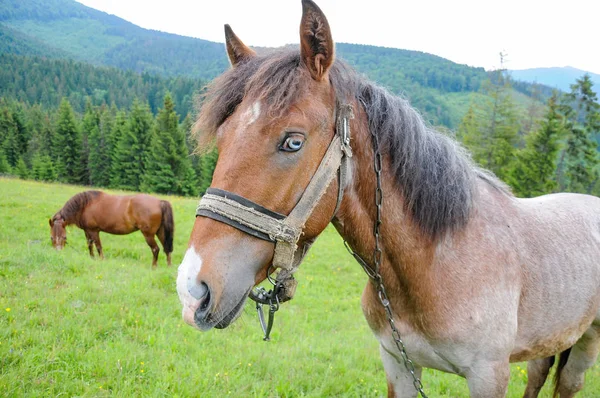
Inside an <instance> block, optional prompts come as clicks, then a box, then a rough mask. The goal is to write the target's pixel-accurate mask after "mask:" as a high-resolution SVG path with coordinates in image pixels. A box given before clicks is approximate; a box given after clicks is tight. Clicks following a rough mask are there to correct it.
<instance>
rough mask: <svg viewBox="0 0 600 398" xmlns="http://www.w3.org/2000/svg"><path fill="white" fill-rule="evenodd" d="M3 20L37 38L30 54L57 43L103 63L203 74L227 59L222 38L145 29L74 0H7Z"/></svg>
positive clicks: (0, 8) (0, 11)
mask: <svg viewBox="0 0 600 398" xmlns="http://www.w3.org/2000/svg"><path fill="white" fill-rule="evenodd" d="M0 23H1V25H3V26H4V28H5V29H6V28H10V29H11V30H12V31H13V32H16V33H17V34H20V35H21V36H20V38H21V39H26V40H27V42H28V43H30V42H33V43H37V45H36V47H35V51H34V52H32V51H29V52H27V53H24V54H27V55H47V56H56V54H55V51H56V49H58V50H60V51H62V52H63V53H64V54H66V56H68V57H70V58H72V59H76V60H79V61H85V62H90V63H94V64H98V65H108V66H115V67H118V68H121V69H129V70H134V71H137V72H149V73H156V74H161V75H165V76H180V75H185V76H189V77H196V78H202V79H212V78H213V77H215V76H216V75H218V74H219V73H221V72H222V71H223V70H224V69H225V68H226V67H227V65H228V63H227V59H226V58H225V55H224V54H223V44H220V43H213V42H209V41H206V40H200V39H192V38H189V37H183V36H178V35H173V34H168V33H163V32H158V31H153V30H147V29H143V28H140V27H138V26H136V25H134V24H132V23H130V22H128V21H125V20H123V19H121V18H118V17H116V16H114V15H109V14H106V13H104V12H101V11H97V10H94V9H92V8H89V7H86V6H84V5H83V4H80V3H77V2H75V1H73V0H49V1H46V0H4V1H3V2H2V3H1V4H0ZM3 41H5V38H4V37H3V38H0V48H3V47H5V45H4V44H3ZM44 51H46V53H44Z"/></svg>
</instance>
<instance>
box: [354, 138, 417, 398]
mask: <svg viewBox="0 0 600 398" xmlns="http://www.w3.org/2000/svg"><path fill="white" fill-rule="evenodd" d="M371 137H372V139H373V150H374V152H375V155H374V159H373V169H374V170H375V176H376V177H377V186H376V188H375V207H376V208H377V217H376V219H375V223H374V226H373V235H374V237H375V249H374V250H373V265H374V267H375V268H372V267H371V266H369V265H368V264H367V262H366V261H365V260H364V259H363V258H362V257H360V256H359V255H358V254H357V253H355V252H354V251H353V250H352V249H351V248H350V246H348V244H347V243H346V242H345V241H344V245H345V246H346V249H348V251H349V252H350V254H352V255H353V256H354V258H355V259H356V260H357V261H358V262H359V264H360V265H361V266H362V267H363V269H364V270H365V272H366V273H367V275H368V276H369V278H371V279H372V280H373V281H375V283H376V284H377V296H378V297H379V301H380V302H381V305H383V308H384V309H385V313H386V316H387V320H388V322H389V324H390V328H391V329H392V337H393V338H394V342H395V343H396V347H398V351H400V356H401V357H402V361H403V362H404V367H405V368H406V370H407V371H408V372H409V373H410V375H411V376H412V379H413V386H414V387H415V390H417V392H418V393H419V395H421V397H423V398H427V395H426V394H425V391H423V383H422V382H421V380H420V379H419V378H418V377H417V375H416V374H415V365H414V364H413V362H412V361H411V360H410V358H409V357H408V354H407V353H406V347H405V346H404V342H403V341H402V337H401V336H400V332H399V331H398V329H397V328H396V324H395V322H394V317H393V313H392V308H391V306H390V300H389V299H388V296H387V293H386V291H385V286H384V285H383V278H382V276H381V273H380V268H381V259H382V255H383V252H382V250H381V244H380V242H379V235H380V234H379V231H380V227H381V222H382V221H381V208H382V206H383V189H382V187H381V170H382V168H383V167H382V164H383V162H382V160H381V152H379V139H378V137H377V134H375V132H374V131H373V130H371Z"/></svg>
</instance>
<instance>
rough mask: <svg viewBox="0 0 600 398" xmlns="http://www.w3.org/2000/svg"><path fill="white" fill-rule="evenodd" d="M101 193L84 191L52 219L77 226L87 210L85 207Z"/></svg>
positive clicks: (70, 200)
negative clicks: (84, 210) (83, 212)
mask: <svg viewBox="0 0 600 398" xmlns="http://www.w3.org/2000/svg"><path fill="white" fill-rule="evenodd" d="M101 193H102V192H101V191H84V192H80V193H78V194H76V195H75V196H73V197H72V198H71V199H69V200H67V203H65V205H64V206H63V207H62V209H60V210H59V211H58V212H57V213H56V214H55V215H54V217H52V219H53V220H57V219H60V218H62V219H63V220H65V221H66V222H68V223H69V224H72V223H75V224H76V223H77V222H78V221H79V216H80V215H81V212H82V211H83V209H85V207H86V206H87V205H88V204H89V203H90V202H91V201H93V200H94V199H95V198H96V197H97V196H98V195H100V194H101Z"/></svg>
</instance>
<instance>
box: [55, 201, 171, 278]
mask: <svg viewBox="0 0 600 398" xmlns="http://www.w3.org/2000/svg"><path fill="white" fill-rule="evenodd" d="M57 220H62V222H59V223H58V224H60V226H61V228H63V229H64V227H66V226H68V225H70V224H74V225H77V226H78V227H79V228H81V229H83V230H84V232H85V235H86V239H87V241H88V249H89V252H90V256H92V257H93V256H94V252H93V245H94V244H95V245H96V249H97V251H98V255H99V256H100V257H103V256H104V255H103V252H102V243H101V241H100V236H99V233H100V232H107V233H109V234H115V235H126V234H130V233H132V232H135V231H138V230H139V231H141V232H142V234H143V235H144V238H145V239H146V242H147V243H148V245H149V246H150V249H151V250H152V253H153V261H152V266H154V267H155V266H156V262H157V259H158V253H159V248H158V245H157V243H156V241H155V239H154V236H155V235H156V236H158V238H159V240H160V241H161V243H162V245H163V248H164V249H165V252H166V254H167V263H168V264H169V265H171V252H172V251H173V229H174V223H173V214H172V209H171V205H170V204H169V202H167V201H164V200H159V199H157V198H155V197H153V196H150V195H146V194H136V195H109V194H106V193H104V192H100V191H86V192H82V193H80V194H77V195H75V196H74V197H73V198H71V199H70V200H69V201H68V202H67V203H66V204H65V206H64V207H63V208H62V209H61V210H59V211H58V212H57V213H56V214H55V215H54V217H53V218H52V219H51V220H50V221H51V222H50V225H51V227H53V228H54V226H53V224H54V225H56V224H57V223H56V221H57Z"/></svg>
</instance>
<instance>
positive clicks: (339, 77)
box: [177, 0, 600, 397]
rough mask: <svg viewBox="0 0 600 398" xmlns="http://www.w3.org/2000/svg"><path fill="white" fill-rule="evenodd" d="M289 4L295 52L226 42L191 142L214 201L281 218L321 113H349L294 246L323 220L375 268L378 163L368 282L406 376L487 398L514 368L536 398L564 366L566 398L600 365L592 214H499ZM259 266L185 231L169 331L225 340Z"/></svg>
mask: <svg viewBox="0 0 600 398" xmlns="http://www.w3.org/2000/svg"><path fill="white" fill-rule="evenodd" d="M302 5H303V16H302V21H301V24H300V41H301V45H300V52H299V53H292V52H289V53H288V52H282V53H276V54H273V55H269V54H267V55H261V56H259V55H256V54H255V53H254V52H253V51H252V50H250V49H249V48H247V47H246V46H245V45H244V44H243V43H242V42H241V41H240V40H239V39H238V38H237V36H235V34H233V32H232V31H231V29H230V28H229V27H226V46H227V51H228V54H229V57H230V61H231V63H232V65H233V68H232V69H231V70H229V71H228V72H226V73H225V74H224V75H223V76H221V77H219V78H217V79H216V80H215V81H214V82H213V83H212V84H211V86H210V87H209V90H208V91H207V98H206V100H205V101H204V103H203V108H202V111H201V113H200V117H199V120H198V121H197V123H196V127H195V128H196V129H197V130H201V131H202V132H203V134H205V135H206V136H208V138H213V139H216V142H217V147H218V150H219V159H218V162H217V165H216V168H215V173H214V176H213V182H212V187H213V188H217V189H219V190H221V191H226V192H230V193H235V194H236V195H237V196H238V197H242V198H243V199H244V200H246V202H248V201H249V202H250V203H252V202H253V206H255V205H259V206H260V207H262V208H266V209H268V210H270V211H274V212H277V213H280V214H281V215H284V214H287V215H289V214H290V212H293V211H294V210H295V205H296V204H297V203H298V202H299V200H301V198H303V195H304V193H305V192H304V191H305V190H306V189H307V186H309V182H310V181H311V178H312V177H313V176H314V175H315V173H316V172H317V169H318V168H320V162H321V159H323V157H324V154H325V153H326V151H328V145H329V144H330V143H331V142H333V139H334V138H335V137H336V134H337V131H338V128H337V127H338V125H337V122H336V117H335V114H336V112H337V109H338V108H337V103H338V102H342V103H345V104H349V105H351V106H352V108H353V109H354V116H355V117H354V119H353V120H351V121H350V122H349V123H350V127H351V128H350V130H351V131H352V136H351V138H352V139H351V141H350V145H351V148H352V152H353V156H352V158H351V160H350V170H349V174H350V177H349V181H348V182H347V185H345V186H344V185H342V178H341V177H339V180H338V181H337V183H331V184H330V185H329V187H328V189H327V192H326V193H325V194H324V195H323V196H322V197H321V198H320V199H319V200H318V203H315V206H314V208H312V210H311V211H312V213H311V217H310V218H309V219H308V220H307V221H306V223H305V225H304V226H303V229H302V233H303V234H302V235H301V237H300V238H299V240H298V242H297V244H298V247H301V248H303V247H306V246H305V245H306V243H307V242H312V241H313V240H314V239H315V238H316V237H317V236H318V235H319V234H320V233H321V232H322V231H323V229H324V228H325V227H326V226H327V224H328V223H329V222H330V221H332V222H333V224H334V226H335V227H336V229H337V230H338V232H339V233H340V235H341V236H342V237H343V238H344V239H345V240H346V241H347V243H348V244H349V246H350V247H351V248H352V250H353V251H354V252H355V253H357V254H358V255H359V256H360V257H362V258H363V259H365V260H366V262H367V263H369V264H368V265H369V266H370V267H373V263H374V261H373V258H374V257H373V253H374V248H375V247H376V238H375V236H374V228H373V226H374V223H375V221H376V214H377V213H378V212H377V207H376V203H375V197H377V194H376V195H374V193H375V192H376V188H377V182H376V179H375V172H374V169H373V167H374V166H373V165H374V164H375V165H377V162H376V161H375V160H376V159H377V155H376V151H377V152H378V153H380V154H381V157H382V159H383V161H382V168H381V180H380V181H381V184H382V189H383V198H384V200H383V208H382V210H381V218H380V220H381V224H380V226H379V230H380V233H379V235H378V236H379V245H380V248H381V250H382V255H381V266H380V274H381V276H382V279H383V282H384V285H385V290H386V292H387V296H388V297H389V301H390V303H391V308H392V311H393V312H392V315H393V322H394V324H395V325H396V327H397V329H398V331H399V332H400V335H401V336H402V339H403V341H404V343H405V346H406V351H407V353H408V356H409V357H410V358H411V360H412V361H413V363H414V365H415V374H416V376H417V377H419V376H420V374H421V369H422V368H423V367H430V368H436V369H440V370H443V371H446V372H450V373H455V374H458V375H461V376H463V377H465V378H466V379H467V382H468V384H469V390H470V392H471V395H472V396H474V397H502V396H504V395H505V394H506V390H507V385H508V379H509V373H510V366H509V363H510V362H514V361H526V360H529V361H531V362H530V364H531V367H530V369H531V372H532V374H530V379H531V380H532V383H530V384H528V387H527V391H526V395H527V396H530V397H534V396H536V395H537V392H538V391H539V388H540V387H541V385H542V384H543V382H544V380H545V378H546V375H547V371H548V369H549V367H550V366H551V363H552V361H551V358H549V357H551V356H554V355H556V354H559V353H561V352H562V351H564V350H567V352H569V354H568V355H562V356H561V361H560V362H561V364H560V366H559V376H560V381H559V383H558V385H557V391H558V392H559V393H560V394H561V397H571V396H573V394H575V393H576V392H577V391H579V390H580V389H581V388H582V386H583V374H584V372H585V370H586V369H587V368H589V367H590V366H591V365H593V363H594V362H595V360H596V356H597V354H598V351H599V350H600V337H599V335H598V326H599V325H600V315H599V314H598V312H599V306H600V269H599V267H600V265H599V264H598V258H600V199H597V198H595V197H591V196H586V195H574V194H555V195H548V196H543V197H539V198H534V199H517V198H515V197H514V196H513V195H512V194H511V193H510V191H509V190H508V189H507V188H506V187H505V186H504V185H503V184H502V183H501V182H500V181H498V180H497V179H496V178H495V177H493V176H491V175H490V174H489V173H486V172H485V171H483V170H480V169H478V168H477V167H476V166H474V165H473V164H471V162H470V159H469V157H468V156H466V155H465V154H464V153H463V151H462V150H461V148H460V147H459V146H458V145H456V144H455V143H454V142H453V141H452V140H451V139H450V138H449V137H447V136H444V135H442V134H440V133H437V132H435V131H433V130H432V129H429V128H428V127H427V126H426V125H425V124H424V123H423V121H422V119H421V118H420V116H419V115H418V114H417V112H415V111H414V109H412V108H411V107H410V106H409V105H408V103H407V102H406V101H404V100H402V99H399V98H397V97H394V96H392V95H390V94H389V93H387V92H386V91H385V90H383V89H381V88H378V87H377V86H375V85H373V84H372V83H369V82H366V81H365V80H364V79H362V78H360V77H358V76H357V75H355V74H353V73H352V72H351V71H349V70H348V69H347V67H345V66H344V64H342V63H340V62H338V61H336V62H333V54H334V47H333V41H332V39H331V33H330V31H329V25H328V23H327V20H326V18H325V16H324V15H323V13H322V12H321V10H320V9H319V8H318V7H317V6H316V5H315V4H314V3H313V2H312V1H310V0H303V1H302ZM332 137H334V138H332ZM373 137H376V139H375V138H373ZM292 144H293V145H292ZM290 145H291V146H290ZM374 161H375V162H374ZM375 168H377V167H375ZM341 170H342V169H341V168H340V169H339V173H340V174H341ZM334 181H336V180H335V179H334ZM340 187H341V191H342V192H343V199H342V200H341V202H340V195H339V190H338V188H340ZM236 203H237V205H239V204H240V202H236ZM338 205H339V206H338ZM255 207H256V206H255ZM246 208H247V206H246ZM332 215H333V220H332ZM273 263H274V246H273V244H272V243H271V242H268V241H265V240H259V239H256V238H255V237H253V236H250V235H249V234H248V233H247V232H243V230H240V229H239V228H235V227H232V226H231V224H230V223H224V222H220V221H218V219H213V218H207V217H205V216H200V217H197V218H196V222H195V224H194V228H193V230H192V233H191V237H190V242H189V246H188V251H187V253H186V255H185V257H184V260H183V262H182V264H181V265H180V267H179V274H178V278H177V291H178V294H179V297H180V300H181V303H182V305H183V312H182V314H183V317H184V319H185V321H186V322H188V323H189V324H190V325H192V326H194V327H196V328H198V329H201V330H208V329H210V328H212V327H217V328H224V327H227V326H228V325H229V324H230V323H231V322H233V321H234V320H235V319H236V318H237V316H239V314H240V312H241V309H242V308H243V304H244V302H245V300H246V298H247V296H248V293H249V291H250V290H251V289H252V287H253V285H254V284H256V283H259V282H261V281H263V280H264V279H265V278H266V276H267V275H268V274H269V273H270V272H272V270H271V264H273ZM378 289H379V287H378V284H377V283H376V282H375V281H374V280H370V281H369V282H368V283H367V286H366V287H365V290H364V292H363V296H362V308H363V312H364V314H365V317H366V319H367V322H368V323H369V326H370V327H371V329H372V330H373V332H374V334H375V336H376V337H377V338H378V340H379V342H380V352H381V357H382V361H383V364H384V368H385V371H386V376H387V380H388V394H389V395H390V396H398V397H414V396H416V395H417V391H416V390H415V388H414V385H413V379H412V376H411V374H410V372H409V371H407V368H406V367H405V364H404V361H403V358H402V355H401V353H400V351H399V350H398V347H397V345H396V342H395V341H394V339H393V338H392V330H391V328H390V320H389V319H388V318H387V316H386V311H385V310H384V307H383V306H382V303H381V300H380V298H379V297H380V291H379V290H378ZM533 380H534V381H535V382H533ZM540 383H541V384H540Z"/></svg>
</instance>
